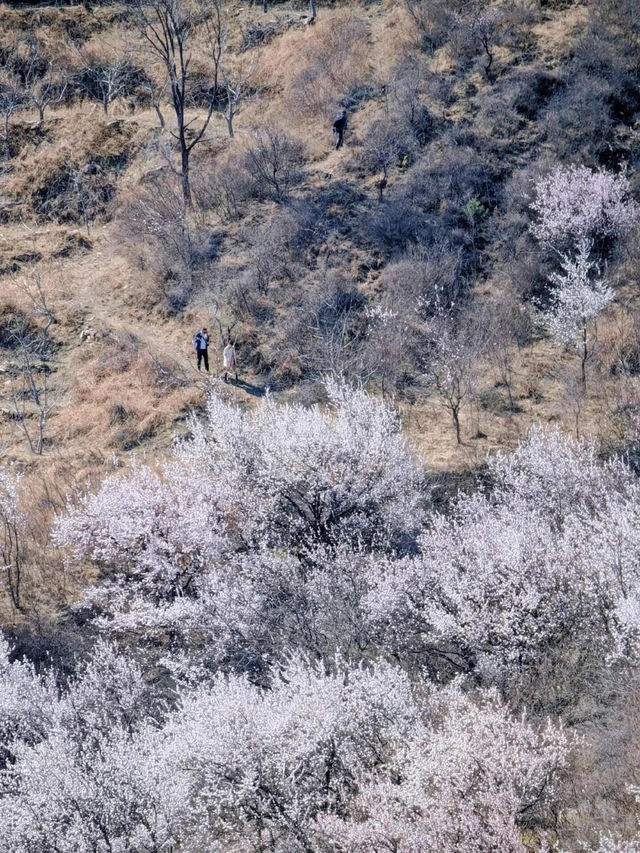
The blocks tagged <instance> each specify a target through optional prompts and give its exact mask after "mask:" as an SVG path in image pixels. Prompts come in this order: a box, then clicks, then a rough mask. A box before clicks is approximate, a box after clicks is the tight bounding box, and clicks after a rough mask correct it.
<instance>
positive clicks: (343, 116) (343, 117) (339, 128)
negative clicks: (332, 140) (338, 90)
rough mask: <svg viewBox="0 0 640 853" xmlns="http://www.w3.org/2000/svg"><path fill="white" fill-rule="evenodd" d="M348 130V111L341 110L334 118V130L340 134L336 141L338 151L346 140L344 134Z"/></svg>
mask: <svg viewBox="0 0 640 853" xmlns="http://www.w3.org/2000/svg"><path fill="white" fill-rule="evenodd" d="M346 130H347V111H346V110H341V111H340V112H339V113H338V115H337V116H336V117H335V118H334V120H333V132H334V133H336V134H337V135H338V141H337V142H336V151H337V150H338V148H340V146H341V145H342V143H343V141H344V134H345V132H346Z"/></svg>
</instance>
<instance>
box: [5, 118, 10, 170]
mask: <svg viewBox="0 0 640 853" xmlns="http://www.w3.org/2000/svg"><path fill="white" fill-rule="evenodd" d="M4 156H5V159H6V160H10V159H11V146H10V144H9V113H8V112H7V113H5V114H4Z"/></svg>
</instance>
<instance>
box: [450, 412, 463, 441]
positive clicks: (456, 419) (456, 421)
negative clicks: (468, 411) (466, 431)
mask: <svg viewBox="0 0 640 853" xmlns="http://www.w3.org/2000/svg"><path fill="white" fill-rule="evenodd" d="M451 417H452V418H453V425H454V427H455V428H456V441H457V442H458V444H462V439H461V438H460V411H459V406H454V407H453V408H452V409H451Z"/></svg>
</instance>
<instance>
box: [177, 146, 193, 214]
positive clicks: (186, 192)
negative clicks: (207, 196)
mask: <svg viewBox="0 0 640 853" xmlns="http://www.w3.org/2000/svg"><path fill="white" fill-rule="evenodd" d="M180 154H181V159H182V197H183V198H184V203H185V205H186V206H187V207H191V184H190V182H189V149H188V148H187V144H186V140H185V139H184V137H183V138H181V139H180Z"/></svg>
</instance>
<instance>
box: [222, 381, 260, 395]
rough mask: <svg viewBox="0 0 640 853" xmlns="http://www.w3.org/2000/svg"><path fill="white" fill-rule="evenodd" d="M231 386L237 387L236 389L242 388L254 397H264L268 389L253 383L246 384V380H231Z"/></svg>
mask: <svg viewBox="0 0 640 853" xmlns="http://www.w3.org/2000/svg"><path fill="white" fill-rule="evenodd" d="M229 385H235V386H236V388H241V389H242V390H243V391H246V392H247V394H251V396H252V397H264V395H265V393H266V389H265V388H263V387H262V386H261V385H252V384H251V382H245V380H244V379H229Z"/></svg>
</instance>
